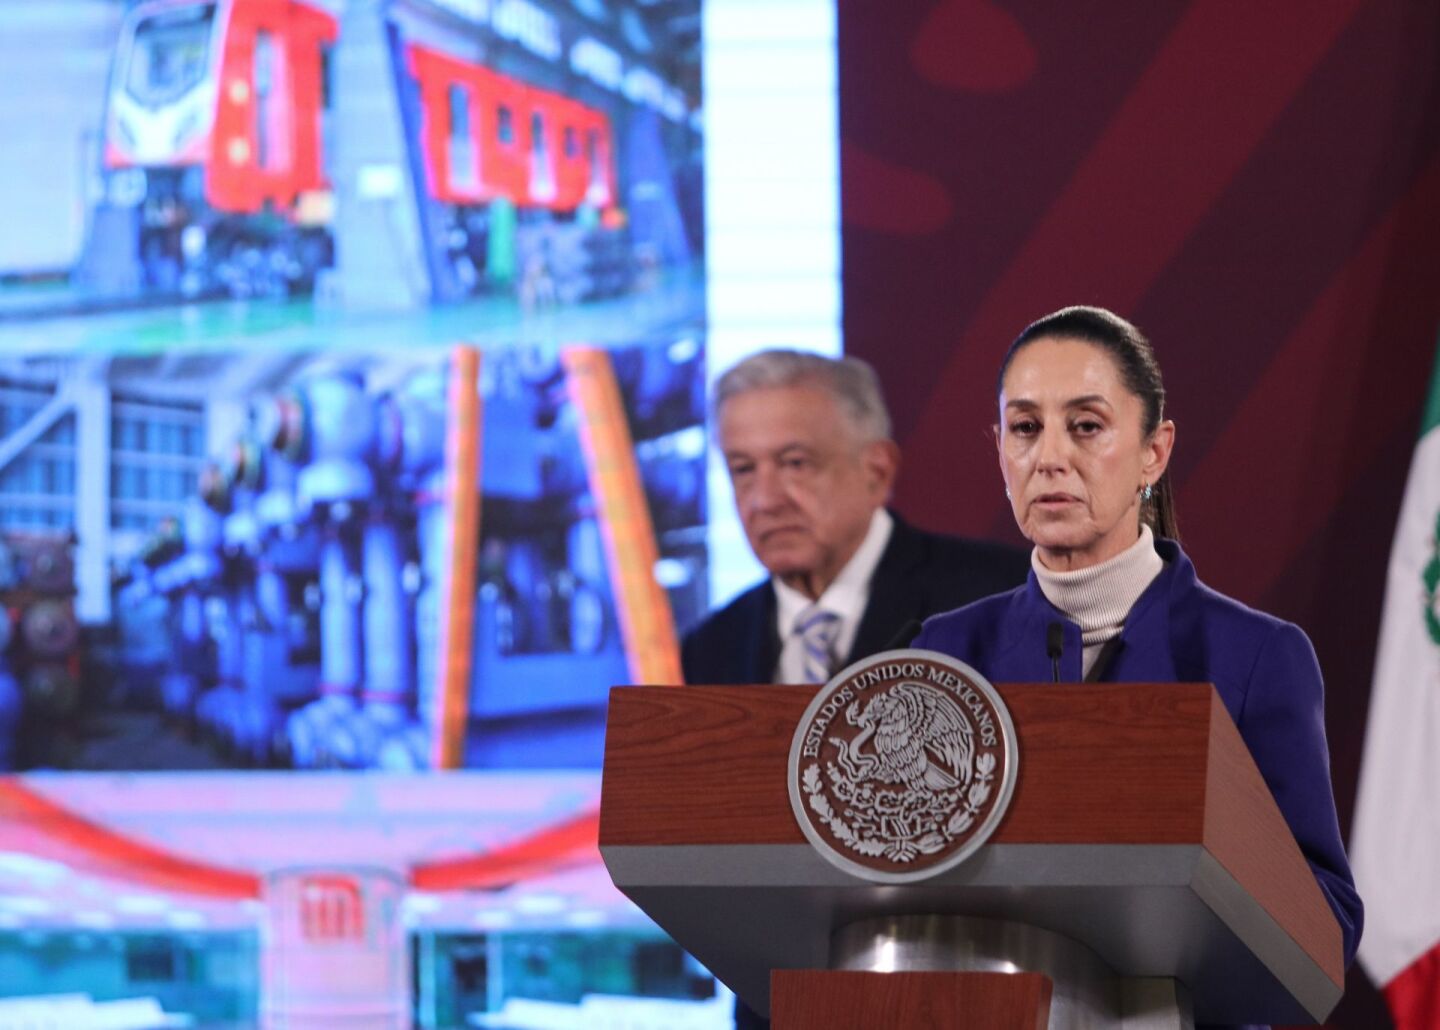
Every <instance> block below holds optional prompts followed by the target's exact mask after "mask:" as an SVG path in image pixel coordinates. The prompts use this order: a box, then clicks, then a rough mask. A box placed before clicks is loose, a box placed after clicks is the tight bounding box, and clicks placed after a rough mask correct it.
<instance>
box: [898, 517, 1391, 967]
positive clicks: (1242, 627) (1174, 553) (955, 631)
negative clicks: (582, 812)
mask: <svg viewBox="0 0 1440 1030" xmlns="http://www.w3.org/2000/svg"><path fill="white" fill-rule="evenodd" d="M1155 549H1156V550H1157V551H1158V552H1159V553H1160V557H1162V558H1163V559H1165V569H1164V571H1163V572H1161V573H1160V575H1159V576H1157V577H1156V579H1155V581H1154V582H1153V583H1151V584H1150V586H1149V587H1147V588H1146V590H1145V592H1144V593H1143V594H1142V595H1140V599H1139V600H1138V601H1136V602H1135V606H1134V607H1133V608H1132V609H1131V610H1130V614H1129V615H1128V616H1127V617H1126V619H1125V628H1124V631H1123V632H1122V633H1121V635H1120V644H1119V649H1118V650H1117V651H1115V652H1114V657H1113V659H1112V661H1111V662H1110V664H1109V666H1108V668H1107V669H1106V671H1105V672H1104V674H1103V675H1102V677H1101V678H1102V679H1103V680H1104V681H1106V682H1110V683H1146V682H1174V683H1213V684H1215V689H1216V691H1217V692H1218V693H1219V695H1220V699H1221V701H1222V702H1223V703H1224V705H1225V708H1226V709H1227V710H1228V711H1229V713H1230V717H1231V718H1232V719H1234V720H1235V725H1236V726H1237V727H1239V729H1240V735H1241V737H1243V738H1244V740H1245V744H1246V746H1247V747H1249V748H1250V753H1251V754H1252V755H1253V756H1254V758H1255V764H1256V765H1257V766H1258V767H1259V768H1260V773H1261V775H1262V776H1264V778H1265V782H1266V784H1267V785H1268V786H1269V787H1270V792H1271V793H1272V794H1273V795H1274V796H1275V801H1276V803H1277V804H1278V805H1279V807H1280V811H1281V813H1282V814H1283V815H1284V816H1285V821H1286V822H1287V823H1289V825H1290V830H1291V832H1292V833H1294V835H1295V839H1296V841H1298V842H1299V844H1300V850H1301V851H1302V852H1303V853H1304V855H1305V858H1306V860H1307V861H1308V862H1309V863H1310V868H1311V869H1312V870H1314V872H1315V879H1316V880H1317V881H1319V883H1320V889H1321V891H1323V892H1324V894H1325V898H1326V900H1328V901H1329V902H1330V907H1331V909H1333V910H1334V912H1335V918H1336V919H1337V920H1338V921H1339V923H1340V929H1341V931H1342V932H1343V934H1344V939H1345V963H1346V965H1349V964H1350V961H1351V960H1352V959H1353V958H1354V957H1355V946H1356V945H1357V944H1358V943H1359V941H1360V930H1361V927H1362V925H1363V922H1364V909H1363V907H1362V905H1361V903H1360V896H1359V895H1358V894H1357V893H1356V892H1355V880H1354V878H1353V877H1352V876H1351V875H1350V863H1349V862H1348V861H1347V859H1346V857H1345V849H1344V846H1343V845H1342V844H1341V842H1340V827H1339V824H1338V822H1337V820H1336V817H1335V798H1334V795H1333V793H1332V791H1331V786H1330V754H1329V750H1328V748H1327V746H1326V743H1325V717H1324V685H1323V683H1322V681H1321V678H1320V665H1319V663H1318V662H1317V661H1316V660H1315V649H1314V648H1313V647H1311V646H1310V640H1309V638H1308V637H1306V636H1305V634H1304V632H1303V631H1302V630H1301V629H1300V628H1299V627H1298V626H1295V625H1293V624H1292V623H1288V622H1283V621H1282V620H1280V619H1277V618H1275V617H1273V616H1270V615H1266V614H1264V613H1263V612H1257V611H1255V610H1254V609H1252V608H1247V607H1246V606H1245V605H1243V604H1241V603H1240V602H1238V601H1235V600H1232V599H1231V598H1228V597H1226V596H1225V595H1223V594H1220V593H1217V592H1216V591H1214V590H1211V589H1210V588H1209V587H1207V586H1205V584H1203V583H1201V582H1200V581H1199V580H1198V579H1196V578H1195V567H1194V566H1193V565H1192V564H1191V563H1190V559H1188V558H1187V557H1185V554H1184V552H1183V551H1181V550H1180V547H1179V545H1178V544H1176V543H1175V542H1174V541H1171V540H1157V541H1156V543H1155ZM1057 621H1058V622H1060V623H1061V624H1062V625H1063V626H1064V630H1065V649H1064V652H1063V654H1062V657H1061V660H1060V678H1061V680H1064V681H1068V682H1077V683H1078V682H1079V681H1080V680H1081V679H1082V678H1083V677H1082V675H1081V671H1080V670H1081V657H1082V655H1081V651H1082V648H1081V643H1080V627H1078V626H1077V625H1075V624H1074V623H1073V622H1071V621H1070V620H1068V619H1066V618H1065V617H1064V616H1063V615H1061V614H1060V612H1059V611H1058V610H1057V609H1056V608H1055V607H1054V606H1052V605H1051V604H1050V602H1049V601H1047V600H1046V599H1045V595H1044V594H1043V593H1041V591H1040V586H1039V583H1038V582H1037V581H1036V579H1035V576H1034V574H1033V573H1032V574H1031V575H1030V578H1029V581H1028V582H1027V583H1026V584H1025V586H1023V587H1020V588H1018V589H1016V590H1013V591H1011V592H1010V593H1007V594H1000V595H998V596H996V597H989V598H986V599H985V600H983V601H978V602H976V603H975V604H972V605H970V606H968V607H965V608H961V609H960V610H959V611H953V612H947V613H945V614H943V615H937V616H935V617H934V618H932V619H930V620H929V621H927V622H926V623H925V627H924V629H923V630H921V632H920V635H919V636H918V637H917V638H916V639H915V642H914V644H913V645H912V646H914V647H923V648H929V649H930V650H934V651H940V652H943V653H945V654H949V655H954V656H955V657H957V658H959V659H960V660H961V661H963V662H966V663H968V664H969V665H971V666H973V667H974V668H975V669H976V670H977V671H978V672H980V674H981V675H983V676H985V677H986V678H988V679H990V680H993V681H996V682H1006V683H1026V682H1048V681H1049V680H1050V679H1051V669H1050V659H1049V658H1048V657H1047V654H1046V647H1045V643H1046V641H1045V636H1046V631H1047V627H1048V626H1049V625H1050V624H1051V623H1052V622H1057Z"/></svg>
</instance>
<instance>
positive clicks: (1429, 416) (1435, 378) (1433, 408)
mask: <svg viewBox="0 0 1440 1030" xmlns="http://www.w3.org/2000/svg"><path fill="white" fill-rule="evenodd" d="M1436 426H1440V346H1437V348H1436V354H1435V370H1434V371H1433V372H1431V373H1430V400H1429V402H1428V403H1427V404H1426V405H1425V420H1424V421H1423V422H1421V423H1420V435H1421V436H1424V435H1425V434H1426V433H1428V432H1430V430H1432V429H1434V428H1435V427H1436Z"/></svg>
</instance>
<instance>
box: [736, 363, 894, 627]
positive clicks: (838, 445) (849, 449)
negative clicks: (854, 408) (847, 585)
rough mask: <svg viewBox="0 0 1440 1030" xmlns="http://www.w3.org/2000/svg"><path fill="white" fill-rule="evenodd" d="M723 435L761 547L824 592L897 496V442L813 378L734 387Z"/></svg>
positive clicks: (794, 581)
mask: <svg viewBox="0 0 1440 1030" xmlns="http://www.w3.org/2000/svg"><path fill="white" fill-rule="evenodd" d="M719 438H720V450H721V452H722V453H723V454H724V456H725V463H726V466H727V467H728V468H729V471H730V483H731V485H732V486H733V487H734V489H735V507H736V509H737V510H738V511H739V514H740V522H741V524H742V525H743V526H744V527H745V536H746V538H747V539H749V541H750V547H751V549H752V550H753V551H754V552H755V557H756V558H758V559H760V563H761V564H762V565H764V566H765V567H766V568H767V569H769V570H770V573H771V574H772V575H774V576H778V577H779V578H780V579H781V580H782V581H783V582H785V583H787V584H789V585H790V586H792V587H794V588H795V589H797V590H799V591H800V592H801V593H804V594H805V595H806V596H808V597H811V598H815V597H819V596H820V594H821V593H823V592H824V590H825V588H826V587H827V586H829V585H830V583H831V582H832V581H833V580H834V579H835V577H836V576H837V575H838V574H839V572H840V570H841V569H842V568H844V567H845V563H846V562H847V561H849V560H850V557H851V556H852V555H853V554H854V553H855V550H856V548H858V547H859V546H860V542H861V541H862V540H863V539H864V538H865V531H866V530H867V529H869V527H870V518H871V516H872V515H873V514H874V512H875V509H876V508H878V507H880V506H881V505H882V504H884V503H885V500H886V498H888V497H889V495H890V487H891V485H892V484H893V483H894V480H895V473H896V470H897V468H898V452H897V451H896V448H895V445H894V444H893V443H891V442H890V441H888V440H881V441H874V442H871V443H862V442H861V441H860V440H859V438H858V436H857V434H856V433H855V430H854V429H852V428H851V426H850V424H849V423H848V422H847V421H846V420H845V417H844V415H843V414H842V413H841V411H840V408H839V406H838V404H837V403H836V401H835V400H834V399H833V398H832V397H831V395H830V394H829V392H827V391H826V390H825V389H824V388H822V387H818V386H809V385H799V386H785V387H774V388H767V389H761V390H751V391H748V392H746V393H742V394H738V395H736V396H734V397H731V398H730V399H729V400H727V401H725V403H724V404H722V405H721V407H720V433H719Z"/></svg>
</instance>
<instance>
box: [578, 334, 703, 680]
mask: <svg viewBox="0 0 1440 1030" xmlns="http://www.w3.org/2000/svg"><path fill="white" fill-rule="evenodd" d="M560 359H561V362H562V364H563V365H564V368H565V386H566V389H567V390H568V391H569V395H570V401H571V403H572V404H574V405H575V409H576V412H577V413H578V415H579V425H580V445H581V447H582V449H583V450H584V454H585V471H586V474H587V476H588V477H589V481H590V493H591V496H592V497H594V499H595V507H596V509H597V512H598V514H599V518H600V532H601V538H602V539H603V540H604V542H605V561H606V571H607V573H608V574H609V576H610V585H611V589H612V590H613V591H614V594H615V607H616V609H617V610H618V613H619V618H620V633H621V636H622V637H623V639H624V642H625V658H626V661H627V663H628V665H629V668H630V677H631V679H632V680H633V681H634V682H636V683H646V684H679V683H680V682H681V681H682V679H683V678H684V677H683V675H682V674H681V671H680V642H679V639H678V637H677V636H676V633H675V616H674V614H673V613H672V612H671V610H670V599H669V598H668V597H666V595H665V591H664V589H662V588H661V586H660V584H659V583H657V582H656V580H655V563H656V562H657V561H658V560H659V557H660V551H659V548H658V546H657V545H656V543H655V525H654V523H653V521H652V520H651V518H650V506H649V504H648V503H647V502H646V499H645V489H644V487H643V485H642V484H641V482H640V469H639V467H638V466H637V465H636V463H635V445H634V440H633V439H632V438H631V436H630V426H629V424H628V423H627V422H626V420H625V407H624V404H623V403H622V402H621V399H620V387H619V385H618V384H617V383H616V381H615V369H614V366H613V365H612V364H611V362H610V355H609V353H608V352H606V351H605V350H603V349H601V348H599V347H569V348H566V349H565V350H563V351H562V352H561V354H560Z"/></svg>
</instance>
